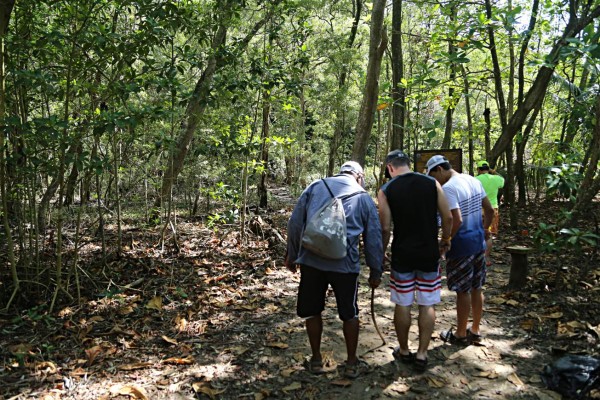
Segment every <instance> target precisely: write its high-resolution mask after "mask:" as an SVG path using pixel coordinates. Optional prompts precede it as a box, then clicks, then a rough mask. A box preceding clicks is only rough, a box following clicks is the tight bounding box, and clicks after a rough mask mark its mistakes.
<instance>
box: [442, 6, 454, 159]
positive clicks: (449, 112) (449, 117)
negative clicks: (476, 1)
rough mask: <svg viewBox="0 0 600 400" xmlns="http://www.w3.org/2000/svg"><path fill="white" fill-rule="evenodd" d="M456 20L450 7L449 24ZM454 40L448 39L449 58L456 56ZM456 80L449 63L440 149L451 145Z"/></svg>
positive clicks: (452, 65) (452, 37) (452, 64)
mask: <svg viewBox="0 0 600 400" xmlns="http://www.w3.org/2000/svg"><path fill="white" fill-rule="evenodd" d="M455 19H456V16H455V8H454V6H453V5H452V6H450V22H451V23H453V22H454V20H455ZM453 39H454V35H452V36H451V37H448V55H449V56H450V58H452V56H453V55H454V54H456V47H454V43H452V40H453ZM455 80H456V63H454V62H451V63H450V76H449V87H448V106H447V107H448V108H446V118H445V121H446V122H445V126H444V139H443V140H442V148H443V149H449V148H450V146H451V144H452V121H453V117H454V109H455V107H456V105H455V104H454V86H453V85H454V81H455Z"/></svg>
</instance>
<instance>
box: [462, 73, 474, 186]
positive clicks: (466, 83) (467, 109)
mask: <svg viewBox="0 0 600 400" xmlns="http://www.w3.org/2000/svg"><path fill="white" fill-rule="evenodd" d="M461 71H462V76H463V84H464V90H465V112H466V113H467V131H468V132H469V174H470V175H471V176H473V175H474V174H475V172H474V171H473V164H474V163H475V160H473V157H474V156H473V116H472V115H471V100H470V98H469V96H470V93H471V90H470V88H469V79H468V78H467V71H466V70H465V67H464V66H463V65H461Z"/></svg>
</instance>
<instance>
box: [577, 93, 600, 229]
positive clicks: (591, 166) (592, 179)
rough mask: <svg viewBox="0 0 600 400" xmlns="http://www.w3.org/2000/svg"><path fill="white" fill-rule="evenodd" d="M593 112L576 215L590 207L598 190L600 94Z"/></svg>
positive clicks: (599, 188) (599, 178)
mask: <svg viewBox="0 0 600 400" xmlns="http://www.w3.org/2000/svg"><path fill="white" fill-rule="evenodd" d="M595 114H596V125H595V126H594V131H593V136H592V141H591V142H590V158H589V162H588V164H587V168H586V171H585V174H584V176H583V181H582V182H581V186H580V187H579V190H578V191H577V198H576V200H575V206H574V207H573V214H574V215H575V216H578V217H579V216H581V215H583V213H584V211H585V210H586V209H587V208H589V207H590V205H591V204H592V200H593V199H594V197H595V196H596V195H597V194H598V192H599V191H600V174H597V173H596V172H597V170H598V161H599V160H600V94H597V95H596V106H595Z"/></svg>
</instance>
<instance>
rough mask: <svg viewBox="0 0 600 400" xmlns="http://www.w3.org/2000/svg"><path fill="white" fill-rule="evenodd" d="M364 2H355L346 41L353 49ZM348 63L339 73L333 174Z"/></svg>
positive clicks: (343, 123)
mask: <svg viewBox="0 0 600 400" xmlns="http://www.w3.org/2000/svg"><path fill="white" fill-rule="evenodd" d="M362 9H363V2H362V0H356V3H355V4H354V17H353V20H352V27H351V28H350V34H349V35H348V40H347V41H346V48H347V49H352V47H353V46H354V41H355V39H356V32H357V31H358V23H359V22H360V16H361V14H362ZM348 72H349V71H348V63H347V62H345V60H344V62H343V63H342V65H341V66H340V72H339V74H338V95H337V98H336V113H335V123H334V131H333V137H332V140H331V142H330V144H329V163H328V165H327V175H328V176H331V175H333V171H334V169H335V162H336V159H337V152H338V148H339V146H340V142H341V139H342V134H343V132H344V129H345V127H346V104H345V103H346V94H347V91H348V88H347V86H346V80H347V78H348Z"/></svg>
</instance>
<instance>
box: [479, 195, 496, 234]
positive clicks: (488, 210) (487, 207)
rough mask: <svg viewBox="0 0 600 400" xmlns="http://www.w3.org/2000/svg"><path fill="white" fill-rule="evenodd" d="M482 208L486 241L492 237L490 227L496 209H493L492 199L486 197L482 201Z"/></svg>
mask: <svg viewBox="0 0 600 400" xmlns="http://www.w3.org/2000/svg"><path fill="white" fill-rule="evenodd" d="M481 208H483V230H484V233H485V240H488V239H489V238H490V235H491V232H490V226H491V225H492V221H493V220H494V207H492V203H490V199H488V198H487V197H484V198H483V200H482V201H481Z"/></svg>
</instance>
